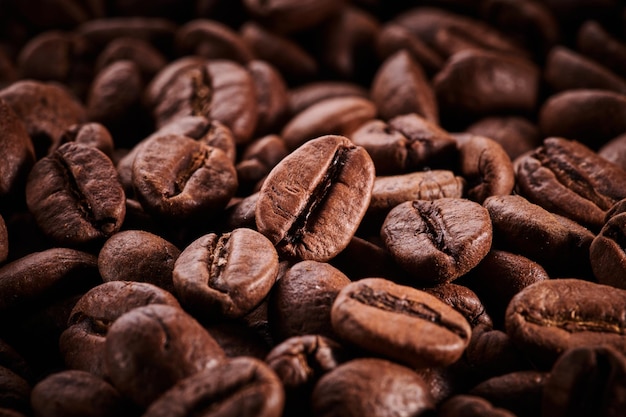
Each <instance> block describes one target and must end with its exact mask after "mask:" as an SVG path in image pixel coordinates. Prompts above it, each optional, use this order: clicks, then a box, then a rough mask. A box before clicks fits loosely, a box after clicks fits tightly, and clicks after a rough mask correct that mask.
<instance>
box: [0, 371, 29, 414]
mask: <svg viewBox="0 0 626 417" xmlns="http://www.w3.org/2000/svg"><path fill="white" fill-rule="evenodd" d="M30 396H31V387H30V385H29V384H28V382H27V381H26V380H25V379H24V378H22V377H21V376H19V375H17V374H15V373H14V372H12V371H11V370H9V369H8V368H5V367H4V366H0V407H3V408H8V409H14V410H16V411H22V412H27V411H28V409H29V402H30V401H29V399H30Z"/></svg>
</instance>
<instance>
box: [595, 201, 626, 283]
mask: <svg viewBox="0 0 626 417" xmlns="http://www.w3.org/2000/svg"><path fill="white" fill-rule="evenodd" d="M625 225H626V213H620V214H617V215H615V216H613V217H611V218H609V219H608V221H607V222H606V223H605V225H604V227H602V230H600V233H599V234H598V235H597V236H596V237H595V238H594V239H593V241H592V242H591V246H590V247H589V256H590V258H591V267H592V269H593V274H594V275H595V276H596V278H597V279H598V282H599V283H600V284H604V285H611V286H613V287H617V288H621V289H626V261H625V259H624V258H625V257H626V254H625V253H624V249H623V248H624V246H623V242H624V236H625V231H626V229H625Z"/></svg>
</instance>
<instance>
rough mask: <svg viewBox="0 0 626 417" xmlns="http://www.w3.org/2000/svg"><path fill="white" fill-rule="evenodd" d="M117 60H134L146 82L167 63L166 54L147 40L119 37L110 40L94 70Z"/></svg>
mask: <svg viewBox="0 0 626 417" xmlns="http://www.w3.org/2000/svg"><path fill="white" fill-rule="evenodd" d="M116 61H132V62H134V63H135V65H137V68H139V71H140V73H141V75H142V80H143V81H144V82H147V81H148V80H150V79H151V78H152V77H154V75H156V73H158V72H159V71H160V70H161V69H163V67H165V66H166V65H167V60H166V58H165V56H163V54H162V53H161V52H160V51H159V50H158V49H156V48H155V47H153V46H152V45H151V44H150V43H148V42H147V41H145V40H142V39H136V38H132V37H119V38H116V39H113V40H112V41H111V42H109V44H108V45H107V46H106V48H104V49H103V50H102V52H100V54H98V58H97V59H96V62H95V68H94V70H95V71H96V72H100V71H101V70H102V69H103V68H105V67H108V66H109V65H110V64H112V63H114V62H116Z"/></svg>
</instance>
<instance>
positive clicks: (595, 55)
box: [576, 20, 626, 77]
mask: <svg viewBox="0 0 626 417" xmlns="http://www.w3.org/2000/svg"><path fill="white" fill-rule="evenodd" d="M576 46H577V47H578V50H579V51H580V52H581V53H583V54H584V55H586V56H588V57H589V58H591V59H593V60H594V61H597V62H599V63H600V64H602V65H604V66H605V67H607V68H609V69H611V70H612V71H614V72H615V73H616V74H618V75H620V76H622V77H626V44H624V42H623V41H620V40H619V39H617V38H615V37H614V36H613V35H611V34H610V33H609V32H607V31H606V29H605V28H603V27H602V25H601V24H599V23H598V22H597V21H594V20H588V21H586V22H585V23H583V24H582V25H581V26H580V29H579V30H578V36H577V38H576Z"/></svg>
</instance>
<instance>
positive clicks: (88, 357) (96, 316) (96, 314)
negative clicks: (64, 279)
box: [59, 280, 180, 378]
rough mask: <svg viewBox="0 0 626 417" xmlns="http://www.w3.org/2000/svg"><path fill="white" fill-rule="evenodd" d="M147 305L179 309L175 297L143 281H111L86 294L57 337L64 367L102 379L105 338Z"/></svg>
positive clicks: (105, 370) (103, 373) (105, 373)
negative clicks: (115, 324)
mask: <svg viewBox="0 0 626 417" xmlns="http://www.w3.org/2000/svg"><path fill="white" fill-rule="evenodd" d="M148 304H166V305H170V306H173V307H180V305H179V304H178V301H177V300H176V298H174V296H172V295H171V294H170V293H168V292H167V291H165V290H162V289H160V288H158V287H155V286H154V285H151V284H147V283H143V282H131V281H122V280H118V281H112V282H106V283H104V284H101V285H98V286H96V287H94V288H92V289H91V290H89V291H87V292H86V293H85V294H84V295H83V296H82V297H81V298H80V299H79V300H78V301H77V302H76V305H75V306H74V308H73V309H72V311H71V313H70V315H69V319H68V322H67V329H66V330H65V331H63V333H62V334H61V337H60V338H59V347H60V350H61V355H63V360H64V363H65V366H67V367H68V368H69V369H78V370H83V371H87V372H90V373H92V374H94V375H97V376H100V377H103V378H105V377H106V376H107V374H108V373H107V369H106V367H105V364H104V360H105V356H104V355H105V352H104V347H105V338H106V335H107V333H108V331H109V328H110V327H111V325H112V324H113V322H114V321H115V320H116V319H117V318H119V317H120V316H122V315H123V314H124V313H127V312H128V311H130V310H132V309H133V308H137V307H142V306H145V305H148Z"/></svg>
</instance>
